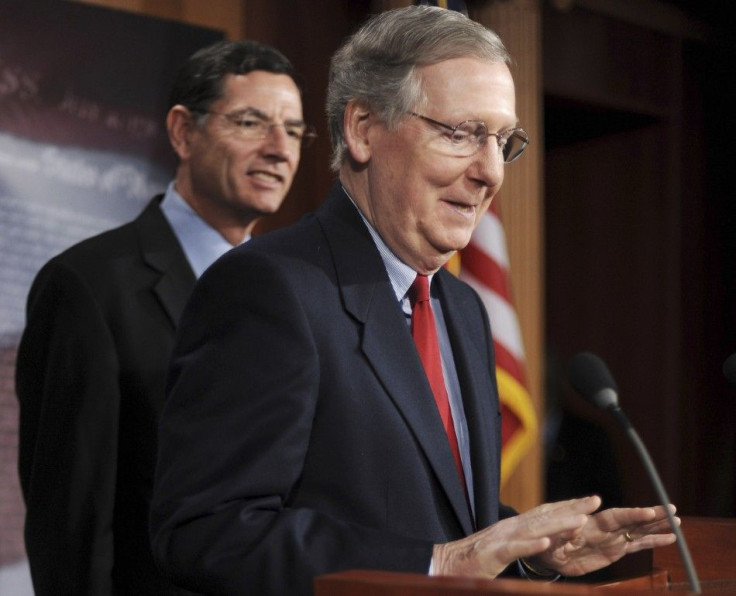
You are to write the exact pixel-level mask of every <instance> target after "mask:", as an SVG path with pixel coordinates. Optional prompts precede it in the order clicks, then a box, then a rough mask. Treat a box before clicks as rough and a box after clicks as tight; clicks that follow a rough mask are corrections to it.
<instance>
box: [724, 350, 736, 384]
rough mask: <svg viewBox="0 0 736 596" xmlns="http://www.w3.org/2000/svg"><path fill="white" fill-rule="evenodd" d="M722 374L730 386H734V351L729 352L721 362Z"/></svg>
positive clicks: (735, 360)
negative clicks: (732, 352)
mask: <svg viewBox="0 0 736 596" xmlns="http://www.w3.org/2000/svg"><path fill="white" fill-rule="evenodd" d="M723 376H725V377H726V380H727V381H728V384H729V385H731V387H736V353H735V354H731V355H730V356H729V357H728V358H726V361H725V362H724V363H723Z"/></svg>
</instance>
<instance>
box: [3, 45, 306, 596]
mask: <svg viewBox="0 0 736 596" xmlns="http://www.w3.org/2000/svg"><path fill="white" fill-rule="evenodd" d="M170 105H171V107H170V110H169V112H168V115H167V118H166V124H167V129H168V133H169V138H170V141H171V145H172V147H173V149H174V151H175V152H176V154H177V156H178V159H179V164H178V167H177V171H176V176H175V179H174V180H173V182H172V183H171V184H170V185H169V187H168V189H167V191H166V193H165V194H164V195H161V196H158V197H155V198H154V199H153V200H152V201H151V202H150V204H149V205H148V206H147V207H146V208H145V210H144V211H143V212H142V213H141V214H140V215H139V216H138V217H137V218H136V219H135V220H134V221H132V222H130V223H128V224H126V225H123V226H122V227H120V228H117V229H115V230H111V231H108V232H106V233H103V234H101V235H99V236H96V237H94V238H91V239H88V240H86V241H83V242H81V243H80V244H78V245H76V246H74V247H72V248H70V249H68V250H67V251H65V252H64V253H62V254H60V255H58V256H57V257H55V258H53V259H52V260H51V261H50V262H49V263H47V264H46V265H45V266H44V267H43V269H42V270H41V271H40V273H39V274H38V276H37V277H36V279H35V281H34V283H33V286H32V288H31V292H30V295H29V298H28V309H27V326H26V328H25V331H24V334H23V337H22V339H21V343H20V347H19V351H18V363H17V375H16V388H17V394H18V399H19V401H20V453H19V471H20V478H21V485H22V489H23V495H24V498H25V502H26V507H27V515H26V524H25V539H26V547H27V552H28V557H29V562H30V568H31V575H32V579H33V584H34V588H35V590H36V594H37V595H38V596H44V595H46V594H53V595H64V594H69V595H73V596H80V595H83V594H90V595H94V596H101V595H106V594H135V595H136V596H140V595H142V594H175V593H183V592H182V591H180V590H178V589H177V588H175V587H174V586H173V585H171V584H170V583H169V582H168V581H167V580H165V579H164V578H163V577H162V576H161V575H160V574H159V573H158V572H157V570H156V568H155V565H154V562H153V558H152V556H151V550H150V541H149V537H148V516H149V509H150V500H151V491H152V484H153V473H154V465H155V460H156V451H157V437H156V435H157V424H158V418H159V414H160V411H161V408H162V406H163V402H164V396H165V391H164V379H165V374H166V369H167V366H168V361H169V356H170V352H171V347H172V344H173V338H174V329H175V326H176V324H177V322H178V319H179V316H180V314H181V311H182V309H183V308H184V304H185V302H186V300H187V299H188V297H189V294H190V292H191V289H192V287H193V286H194V283H195V280H196V278H197V277H198V276H199V275H200V274H201V273H202V271H203V270H204V269H205V268H206V267H207V266H208V265H209V264H210V263H211V262H212V261H214V260H215V259H216V258H217V257H219V256H220V255H221V254H223V253H224V252H226V251H227V250H228V249H230V248H232V246H234V245H238V244H241V243H243V242H244V241H245V240H247V239H248V238H249V237H250V234H251V231H252V229H253V227H254V225H255V223H256V221H257V220H258V218H259V217H261V216H262V215H266V214H270V213H274V212H275V211H276V210H277V209H278V208H279V206H280V205H281V202H282V200H283V198H284V196H285V195H286V193H287V191H288V190H289V187H290V185H291V182H292V179H293V177H294V174H295V172H296V169H297V166H298V163H299V159H300V151H301V148H302V145H303V144H305V143H306V142H308V141H309V140H310V139H311V138H312V137H313V131H312V130H311V127H308V126H307V125H305V123H304V122H303V118H302V105H301V93H300V90H299V87H298V86H297V84H296V82H295V80H294V73H293V70H292V66H291V64H290V62H289V61H288V60H287V59H286V58H285V57H284V56H283V55H282V54H281V53H279V52H278V51H276V50H274V49H273V48H270V47H268V46H264V45H261V44H258V43H255V42H247V41H245V42H218V43H217V44H214V45H213V46H210V47H208V48H204V49H202V50H200V51H198V52H197V53H195V54H194V55H193V56H192V57H191V58H190V59H189V60H188V61H187V62H186V63H185V64H184V65H183V66H182V68H181V70H180V72H179V73H178V75H177V78H176V81H175V84H174V87H173V89H172V94H171V101H170Z"/></svg>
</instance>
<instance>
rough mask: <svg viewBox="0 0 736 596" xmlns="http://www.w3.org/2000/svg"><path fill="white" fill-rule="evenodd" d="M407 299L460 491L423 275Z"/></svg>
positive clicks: (455, 448)
mask: <svg viewBox="0 0 736 596" xmlns="http://www.w3.org/2000/svg"><path fill="white" fill-rule="evenodd" d="M409 300H410V301H411V335H412V337H413V338H414V343H416V345H417V351H418V352H419V357H420V358H421V359H422V364H423V365H424V370H425V372H426V373H427V378H428V379H429V385H430V387H432V393H434V400H435V402H436V403H437V409H438V410H439V412H440V418H442V425H443V426H444V427H445V432H446V433H447V438H448V440H449V441H450V449H451V450H452V455H453V456H454V457H455V465H457V469H458V472H459V473H460V479H461V480H462V483H463V489H465V488H466V485H465V473H464V472H463V464H462V461H461V460H460V450H459V449H458V446H457V436H456V435H455V425H454V424H453V422H452V411H451V410H450V401H449V400H448V399H447V388H446V387H445V377H444V375H443V374H442V358H441V357H440V344H439V342H438V341H437V328H436V327H435V323H434V314H433V313H432V305H431V304H430V302H429V279H428V278H427V276H426V275H421V274H417V277H416V279H415V280H414V283H413V284H412V285H411V288H410V289H409Z"/></svg>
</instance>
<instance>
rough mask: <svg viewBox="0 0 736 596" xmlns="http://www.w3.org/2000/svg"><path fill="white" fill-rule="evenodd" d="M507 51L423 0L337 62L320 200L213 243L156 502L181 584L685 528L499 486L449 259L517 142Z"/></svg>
mask: <svg viewBox="0 0 736 596" xmlns="http://www.w3.org/2000/svg"><path fill="white" fill-rule="evenodd" d="M507 62H508V55H507V54H506V50H505V49H504V47H503V45H502V43H501V41H500V40H499V39H498V37H497V36H496V35H495V34H494V33H492V32H490V31H488V30H487V29H485V28H484V27H482V26H481V25H479V24H478V23H474V22H473V21H471V20H469V19H468V18H466V17H464V16H462V15H461V14H459V13H457V12H453V11H449V10H442V9H439V8H429V7H417V6H413V7H409V8H406V9H399V10H396V11H389V12H385V13H382V14H380V15H378V16H377V17H374V18H373V19H371V20H370V21H369V22H368V23H367V24H366V25H364V26H363V27H362V28H361V29H360V30H359V31H358V32H357V33H356V34H355V35H354V36H352V37H351V38H350V39H349V40H348V41H347V42H346V44H345V45H344V46H343V47H342V48H341V49H340V50H339V51H338V52H337V54H336V55H335V57H334V58H333V61H332V65H331V74H330V86H329V89H328V106H327V112H328V117H329V123H330V127H331V134H332V142H333V148H334V160H333V166H334V167H335V169H336V170H337V171H338V172H339V182H337V183H336V184H335V186H334V188H333V189H332V191H331V192H330V195H329V196H328V198H327V200H326V202H325V203H324V204H323V205H322V206H321V207H320V208H319V209H318V210H317V211H316V213H315V214H313V215H311V216H308V217H306V218H304V219H303V220H302V221H301V222H299V223H297V224H295V225H294V226H292V227H290V228H287V229H283V230H279V231H277V232H274V233H272V234H266V235H264V236H262V237H260V238H257V239H255V240H254V241H253V242H251V243H249V244H248V245H247V246H244V247H239V248H237V249H234V250H233V251H231V252H230V253H228V254H227V255H226V256H225V257H223V258H222V259H220V260H219V261H218V262H217V263H216V264H215V265H214V266H213V267H212V268H211V269H209V270H208V272H207V273H206V274H205V275H204V276H203V277H202V278H201V279H200V281H199V282H198V284H197V287H196V288H195V290H194V293H193V296H192V301H191V302H190V303H189V305H188V307H187V309H186V310H185V312H184V315H183V317H182V321H181V325H180V328H179V331H180V333H179V335H178V338H177V342H176V346H175V348H174V356H173V359H172V370H171V375H170V378H169V383H168V392H169V399H168V401H167V403H166V406H165V408H164V412H163V414H162V418H161V427H160V444H159V460H158V464H157V469H156V479H155V486H154V500H153V510H152V518H151V519H152V524H151V530H152V543H153V548H154V556H155V557H156V559H157V561H158V562H159V564H160V566H161V567H162V569H163V570H164V571H165V572H166V573H168V574H169V575H171V576H172V577H173V578H174V579H175V580H176V581H177V582H180V583H181V584H182V585H186V586H188V587H190V588H191V589H196V590H200V591H203V592H206V593H208V594H228V595H229V594H232V595H236V594H259V595H260V596H269V595H273V596H276V595H284V594H289V595H290V596H295V595H303V594H304V595H306V594H310V593H311V592H312V580H313V578H314V577H315V576H316V575H319V574H322V573H327V572H332V571H337V570H341V569H351V568H367V569H381V570H397V571H410V572H418V573H430V574H434V575H466V576H476V577H487V578H493V577H496V576H497V575H499V574H501V573H504V572H506V573H515V574H517V575H518V574H524V575H527V576H535V577H536V576H539V577H556V574H558V573H562V574H569V575H579V574H582V573H585V572H587V571H592V570H594V569H597V568H600V567H603V566H604V565H607V564H608V563H610V562H612V561H615V560H616V559H619V558H620V557H621V556H623V555H624V554H626V553H629V552H634V551H637V550H640V549H642V548H649V547H652V546H656V545H662V544H669V543H671V542H672V541H673V540H674V536H673V535H672V534H671V533H669V530H668V528H667V523H666V515H665V511H664V509H663V508H661V507H659V508H657V507H655V508H642V509H620V510H616V511H613V510H607V511H603V512H599V513H595V511H596V510H597V508H598V507H599V505H600V500H599V499H598V498H597V497H587V498H581V499H576V500H572V501H566V502H560V503H553V504H545V505H540V506H538V507H536V508H535V509H532V510H531V511H528V512H526V513H523V514H521V515H514V512H513V511H511V510H510V509H508V508H506V507H503V506H502V505H501V504H500V503H499V460H500V414H499V404H498V397H497V391H496V382H495V379H494V375H493V371H494V355H493V348H492V346H493V342H492V337H491V331H490V327H489V322H488V317H487V315H486V311H485V308H484V306H483V304H482V302H481V300H480V299H479V297H478V296H477V294H476V293H475V292H474V291H473V290H472V289H471V288H470V287H469V286H467V285H465V284H464V283H463V282H461V281H459V280H458V279H457V278H455V277H453V276H452V275H451V274H450V273H448V272H447V271H446V270H444V269H443V265H444V264H445V263H446V262H447V260H448V259H449V258H450V256H451V255H452V254H453V253H454V252H455V251H456V250H458V249H460V248H462V247H463V246H465V245H466V244H467V242H468V241H469V239H470V235H471V233H472V231H473V229H474V227H475V225H476V224H477V222H478V220H479V218H480V217H481V215H482V214H483V213H484V211H485V210H486V209H487V208H488V206H489V204H490V202H491V200H492V199H493V197H494V195H495V194H496V193H497V192H498V190H499V188H500V186H501V183H502V180H503V175H504V164H505V163H506V162H510V161H513V159H515V158H516V157H518V155H519V154H520V153H521V151H522V150H523V149H524V147H525V146H526V143H527V141H528V138H527V136H526V133H525V132H524V131H523V130H521V129H520V128H518V124H517V117H516V109H515V93H514V84H513V80H512V78H511V74H510V72H509V69H508V66H507ZM445 123H447V124H445ZM424 276H426V277H429V278H431V282H432V283H431V288H432V289H431V298H430V303H431V307H432V310H433V311H434V312H433V316H434V319H435V321H436V325H429V326H428V325H426V324H423V323H422V321H424V323H426V322H427V318H429V317H427V314H428V313H427V307H426V301H425V303H424V305H422V298H421V296H419V295H418V294H419V289H420V287H421V285H423V284H424V283H425V282H426V281H427V280H426V277H424ZM415 278H416V279H417V280H418V281H417V282H415ZM413 288H417V289H416V294H417V296H416V297H415V295H414V293H415V290H414V289H413ZM412 302H413V303H415V304H414V305H412V304H411V303H412ZM420 312H421V313H423V314H419V313H420ZM415 317H416V318H415ZM420 328H421V330H424V331H425V332H427V334H428V336H429V335H432V333H431V332H430V331H428V329H430V328H432V329H434V330H435V331H436V334H437V336H438V339H437V340H436V341H431V342H430V341H425V340H426V336H425V338H424V339H422V338H420V337H418V335H419V331H420ZM414 336H416V341H417V343H416V345H415V341H414V339H413V337H414ZM430 344H433V346H434V348H433V350H434V359H435V364H434V365H433V366H430V361H431V360H432V358H431V357H430V356H429V355H428V351H427V350H425V347H431V346H430ZM420 346H421V348H420ZM420 352H421V354H420ZM438 355H439V356H441V361H442V362H441V365H442V366H441V367H440V368H441V370H443V373H442V374H440V377H442V379H443V380H441V381H440V383H439V384H437V383H433V382H432V380H430V377H429V375H430V374H431V376H432V379H435V378H436V375H437V371H438V366H439V363H438V362H436V360H437V356H438ZM425 359H426V362H427V365H423V363H424V362H425ZM425 366H426V372H425ZM435 394H436V395H437V396H438V397H437V398H436V397H435ZM437 404H439V406H440V408H441V410H442V413H440V409H438V405H437ZM448 422H449V424H448Z"/></svg>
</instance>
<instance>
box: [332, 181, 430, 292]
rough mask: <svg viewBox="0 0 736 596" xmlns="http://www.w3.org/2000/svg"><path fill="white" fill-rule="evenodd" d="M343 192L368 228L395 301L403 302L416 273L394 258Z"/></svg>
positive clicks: (371, 226)
mask: <svg viewBox="0 0 736 596" xmlns="http://www.w3.org/2000/svg"><path fill="white" fill-rule="evenodd" d="M343 191H344V192H345V194H346V195H347V197H348V198H349V199H350V202H351V203H352V204H353V205H354V206H355V208H356V209H357V211H358V213H359V214H360V217H361V219H362V220H363V223H365V225H366V227H367V228H368V232H369V233H370V235H371V238H373V242H374V243H375V245H376V248H377V249H378V253H379V254H380V255H381V259H382V260H383V264H384V266H385V267H386V272H387V273H388V278H389V280H390V281H391V287H392V288H393V290H394V293H395V294H396V300H399V301H402V300H404V299H405V298H406V297H407V292H408V291H409V288H410V287H411V284H413V283H414V279H415V278H416V276H417V272H416V271H414V269H412V268H411V267H409V265H407V264H406V263H404V262H403V261H402V260H401V259H399V257H397V256H396V253H394V252H393V251H392V250H391V249H390V248H389V247H388V245H387V244H386V243H385V242H384V241H383V238H381V235H380V234H379V233H378V230H376V229H375V228H374V227H373V225H372V224H371V222H369V221H368V219H366V217H365V215H363V212H362V211H361V210H360V208H359V207H358V205H356V203H355V201H354V200H353V197H351V196H350V193H349V192H348V191H347V190H346V189H345V187H344V186H343ZM432 277H434V274H432V275H430V276H429V283H430V287H431V284H432Z"/></svg>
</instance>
